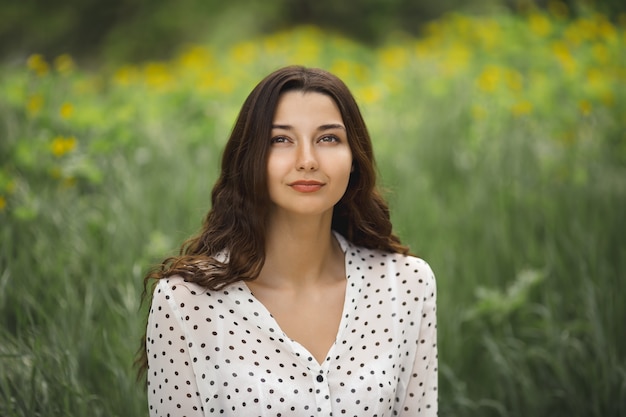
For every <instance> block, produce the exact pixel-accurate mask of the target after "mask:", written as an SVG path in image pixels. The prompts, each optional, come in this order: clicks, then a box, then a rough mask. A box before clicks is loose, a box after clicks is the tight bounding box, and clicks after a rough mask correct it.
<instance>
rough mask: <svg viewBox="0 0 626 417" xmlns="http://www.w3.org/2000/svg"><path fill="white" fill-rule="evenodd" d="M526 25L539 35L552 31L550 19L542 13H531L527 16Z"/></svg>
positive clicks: (543, 35) (542, 35)
mask: <svg viewBox="0 0 626 417" xmlns="http://www.w3.org/2000/svg"><path fill="white" fill-rule="evenodd" d="M528 25H529V27H530V30H531V31H532V32H533V33H534V34H535V35H537V36H539V37H542V38H544V37H546V36H548V35H549V34H550V32H552V24H551V23H550V20H549V19H548V18H547V17H546V16H545V15H543V14H540V13H532V14H531V15H530V16H529V17H528Z"/></svg>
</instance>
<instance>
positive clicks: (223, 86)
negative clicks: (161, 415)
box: [0, 3, 626, 417]
mask: <svg viewBox="0 0 626 417" xmlns="http://www.w3.org/2000/svg"><path fill="white" fill-rule="evenodd" d="M559 5H560V3H554V7H552V8H551V9H550V10H547V11H545V12H541V11H531V12H529V13H527V14H524V15H508V14H501V15H495V16H490V17H472V16H466V15H460V14H451V15H449V16H447V17H445V18H442V19H440V20H437V21H435V22H433V23H431V24H429V25H428V27H427V28H426V30H425V31H424V33H423V35H422V36H420V37H418V38H412V37H408V36H404V35H402V34H397V36H395V37H392V38H390V40H389V42H387V43H386V44H384V45H381V46H378V47H371V46H365V45H362V44H359V43H357V42H354V41H351V40H350V39H347V38H344V37H342V36H339V35H337V34H333V33H328V32H325V31H321V30H319V29H317V28H316V27H299V28H295V29H293V30H290V31H286V32H279V33H274V34H270V35H267V36H259V37H257V38H253V39H250V40H249V41H245V42H238V43H235V44H228V43H226V42H225V41H221V42H220V43H219V44H205V45H185V46H182V47H181V48H180V51H179V53H178V54H176V55H175V56H173V57H171V59H169V60H166V61H158V62H156V61H155V62H142V63H135V64H128V65H124V66H116V67H109V66H106V65H104V64H103V65H102V67H98V68H95V69H94V68H90V69H86V68H80V66H79V65H77V64H76V62H75V60H74V59H73V58H72V57H71V56H68V55H61V56H58V57H43V56H41V55H37V54H33V55H31V56H29V57H28V59H27V60H26V61H25V62H23V63H21V64H20V65H13V64H8V63H7V64H3V65H2V66H0V225H1V226H0V415H1V416H5V417H9V416H124V417H130V416H145V415H147V405H146V402H145V393H144V386H143V382H142V381H137V380H136V379H135V370H134V368H133V360H134V355H135V352H136V351H137V349H138V347H139V338H140V336H141V334H142V331H143V326H144V320H145V313H146V307H147V306H146V305H145V304H144V305H141V304H140V301H141V295H142V278H143V275H144V274H145V273H146V271H147V270H148V268H149V267H150V266H152V265H153V264H154V263H155V262H158V261H160V260H161V259H162V258H163V257H164V256H166V255H169V254H173V253H175V252H176V251H177V250H178V247H179V245H180V243H182V241H183V240H184V239H185V238H187V237H188V236H190V235H191V234H193V233H195V232H196V231H197V229H198V228H199V226H200V222H201V219H202V217H203V215H204V213H205V212H206V211H207V209H208V208H209V204H210V201H209V200H210V199H209V196H210V190H211V187H212V184H213V181H214V180H215V178H216V176H217V173H218V169H219V161H220V156H221V149H222V147H223V145H224V143H225V141H226V139H227V137H228V134H229V131H230V129H231V127H232V124H233V122H234V119H235V116H236V114H237V112H238V110H239V106H240V105H241V103H242V102H243V99H244V98H245V96H246V95H247V93H248V92H249V91H250V90H251V89H252V88H253V87H254V85H255V84H256V83H257V82H258V81H259V80H260V79H261V77H262V76H264V75H265V74H267V73H269V72H270V71H272V70H273V69H276V68H278V67H280V66H282V65H286V64H293V63H298V64H303V65H307V66H317V67H322V68H325V69H328V70H330V71H332V72H334V73H335V74H337V75H338V76H340V77H341V78H343V79H344V80H345V81H346V83H347V84H348V86H349V87H350V88H351V89H352V91H353V92H354V93H355V95H356V97H357V99H358V101H359V103H360V105H361V109H362V112H363V114H364V117H365V120H366V122H367V123H368V127H369V130H370V133H371V135H372V138H373V142H374V147H375V151H376V155H377V163H378V170H379V172H380V176H381V185H382V186H383V187H384V188H385V190H386V191H385V193H386V196H387V198H388V199H389V201H390V204H391V209H392V217H393V220H394V224H395V227H396V231H397V233H398V234H399V235H400V236H401V237H402V239H403V241H404V242H406V243H407V244H409V245H410V246H411V248H412V251H413V252H414V253H416V254H417V255H419V256H421V257H423V258H424V259H426V260H427V261H428V262H429V263H430V264H431V266H432V267H433V269H434V271H435V273H436V276H437V279H438V321H439V326H438V328H439V358H440V368H439V369H440V406H439V407H440V415H441V416H459V417H464V416H468V417H469V416H481V417H484V416H494V417H495V416H511V417H522V416H581V417H582V416H585V417H593V416H598V417H600V416H602V417H611V416H616V417H617V416H626V327H625V324H624V323H625V320H626V276H625V271H626V237H625V235H626V216H625V215H624V213H625V212H626V54H625V53H624V51H625V50H626V49H625V46H626V18H623V19H621V20H619V21H621V22H622V23H621V24H620V23H615V22H613V21H610V20H609V19H608V18H607V17H606V16H603V15H601V14H597V13H593V12H591V11H590V12H588V13H587V14H586V15H582V16H578V17H571V16H569V15H568V11H567V9H566V8H565V7H564V6H562V5H560V6H559Z"/></svg>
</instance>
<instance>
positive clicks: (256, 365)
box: [146, 234, 437, 417]
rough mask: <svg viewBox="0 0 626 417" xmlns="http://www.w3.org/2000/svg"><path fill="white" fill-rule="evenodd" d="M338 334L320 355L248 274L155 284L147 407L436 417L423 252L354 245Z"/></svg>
mask: <svg viewBox="0 0 626 417" xmlns="http://www.w3.org/2000/svg"><path fill="white" fill-rule="evenodd" d="M336 236H337V239H338V240H339V242H340V244H341V247H342V249H343V251H344V253H345V263H346V276H347V286H346V296H345V301H344V308H343V316H342V318H341V323H340V326H339V331H338V333H337V337H336V340H335V343H334V344H333V345H332V347H331V348H330V350H329V352H328V354H327V357H326V359H325V360H324V361H323V362H322V363H321V364H320V363H318V362H317V361H316V360H315V359H314V358H313V356H312V355H311V354H310V353H309V352H308V351H307V350H306V349H305V348H304V347H303V346H302V345H300V344H299V343H298V342H297V341H294V340H291V339H290V338H289V337H287V336H286V335H285V334H284V333H283V332H282V330H281V329H280V327H279V326H278V324H277V322H276V320H274V318H273V317H272V315H271V314H270V313H269V312H268V311H267V309H266V308H265V307H264V306H263V304H262V303H260V302H259V301H258V300H257V299H256V298H254V296H253V295H252V293H251V292H250V290H249V289H248V287H247V286H246V285H245V284H244V283H241V282H240V283H235V284H232V285H230V286H228V287H226V288H224V289H222V290H219V291H207V290H206V289H204V288H202V287H200V286H198V285H196V284H192V283H188V282H185V281H184V280H183V279H181V278H179V277H172V278H169V279H162V280H161V281H159V283H158V285H157V286H156V288H155V291H154V295H153V300H152V305H151V308H150V315H149V319H148V329H147V340H146V345H147V352H148V403H149V410H150V416H152V417H155V416H172V417H173V416H176V417H183V416H213V415H236V414H239V415H245V416H274V417H276V416H303V417H308V416H315V417H318V416H351V417H352V416H358V417H364V416H379V417H380V416H407V417H408V416H435V415H437V322H436V302H435V301H436V287H435V277H434V275H433V273H432V270H431V269H430V267H429V266H428V264H427V263H426V262H424V261H423V260H421V259H418V258H415V257H411V256H404V255H399V254H388V253H383V252H380V251H375V250H369V249H364V248H360V247H356V246H354V245H352V244H351V243H350V242H348V241H347V240H345V239H344V238H343V237H342V236H340V235H338V234H336Z"/></svg>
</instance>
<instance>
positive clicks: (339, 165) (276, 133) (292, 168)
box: [267, 91, 352, 215]
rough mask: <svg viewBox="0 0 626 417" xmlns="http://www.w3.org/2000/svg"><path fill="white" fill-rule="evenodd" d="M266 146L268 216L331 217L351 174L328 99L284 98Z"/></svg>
mask: <svg viewBox="0 0 626 417" xmlns="http://www.w3.org/2000/svg"><path fill="white" fill-rule="evenodd" d="M270 140H271V144H270V149H269V156H268V162H267V181H268V188H269V196H270V200H271V201H272V203H273V208H272V214H273V215H277V214H281V213H282V214H300V215H323V214H326V215H332V209H333V207H334V205H335V204H337V202H339V200H340V199H341V197H342V196H343V195H344V193H345V191H346V188H347V186H348V181H349V179H350V172H351V170H352V152H351V150H350V146H349V144H348V137H347V133H346V128H345V125H344V123H343V120H342V118H341V113H340V112H339V109H338V108H337V105H336V104H335V102H334V101H333V99H331V98H330V97H329V96H327V95H325V94H321V93H316V92H302V91H288V92H286V93H283V94H282V95H281V97H280V99H279V101H278V105H277V107H276V112H275V114H274V120H273V121H272V134H271V138H270Z"/></svg>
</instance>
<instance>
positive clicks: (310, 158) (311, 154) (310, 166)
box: [296, 145, 319, 171]
mask: <svg viewBox="0 0 626 417" xmlns="http://www.w3.org/2000/svg"><path fill="white" fill-rule="evenodd" d="M297 158H298V159H297V161H296V168H297V169H298V171H315V170H317V169H318V168H319V164H318V161H317V156H316V155H315V150H314V149H313V147H312V146H311V145H302V146H299V149H298V156H297Z"/></svg>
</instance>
